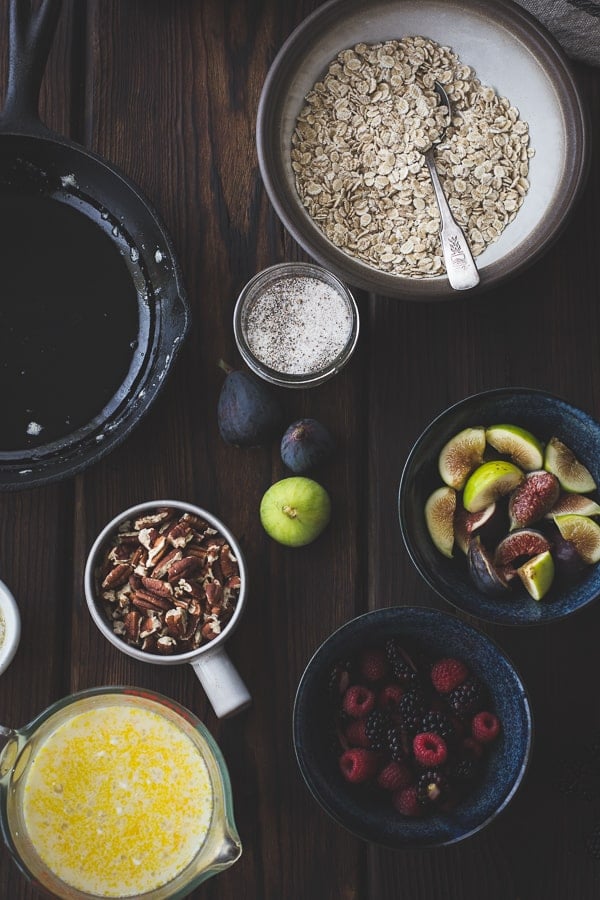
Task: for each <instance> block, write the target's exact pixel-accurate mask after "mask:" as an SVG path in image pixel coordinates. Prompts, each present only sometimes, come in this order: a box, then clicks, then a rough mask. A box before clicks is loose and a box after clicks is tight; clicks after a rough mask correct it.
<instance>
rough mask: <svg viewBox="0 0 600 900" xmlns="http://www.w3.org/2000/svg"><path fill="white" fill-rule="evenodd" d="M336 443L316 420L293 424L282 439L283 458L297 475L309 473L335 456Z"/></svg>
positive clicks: (303, 420) (301, 420) (302, 420)
mask: <svg viewBox="0 0 600 900" xmlns="http://www.w3.org/2000/svg"><path fill="white" fill-rule="evenodd" d="M334 450H335V442H334V440H333V438H332V436H331V434H330V433H329V431H328V430H327V428H325V426H324V425H321V423H320V422H317V420H316V419H299V420H298V421H297V422H293V423H292V424H291V425H290V427H289V428H288V429H287V430H286V432H285V434H284V435H283V438H282V439H281V458H282V460H283V462H284V463H285V465H286V466H287V467H288V469H291V470H292V472H295V473H296V474H301V473H302V472H308V471H309V470H310V469H314V468H315V467H316V466H318V465H320V464H321V463H323V462H325V461H326V460H327V459H329V458H330V456H331V455H332V454H333V452H334Z"/></svg>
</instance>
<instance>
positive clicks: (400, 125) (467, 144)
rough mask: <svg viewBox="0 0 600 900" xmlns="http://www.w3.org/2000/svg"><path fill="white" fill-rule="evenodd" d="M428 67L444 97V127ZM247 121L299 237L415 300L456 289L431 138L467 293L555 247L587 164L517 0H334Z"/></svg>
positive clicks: (570, 109) (552, 48)
mask: <svg viewBox="0 0 600 900" xmlns="http://www.w3.org/2000/svg"><path fill="white" fill-rule="evenodd" d="M436 82H438V83H439V84H441V85H442V86H443V88H444V89H445V91H446V93H447V94H448V97H449V99H450V102H451V106H452V117H451V121H450V123H449V124H448V127H447V128H446V131H445V134H444V135H443V137H442V140H441V141H440V140H439V137H440V135H439V129H440V115H439V104H440V99H439V95H438V93H437V92H436V91H435V83H436ZM256 131H257V151H258V159H259V165H260V171H261V175H262V179H263V183H264V185H265V188H266V191H267V194H268V196H269V199H270V200H271V203H272V204H273V207H274V209H275V211H276V212H277V214H278V216H279V218H280V219H281V221H282V223H283V224H284V226H285V227H286V229H287V230H288V231H289V233H290V234H291V235H292V237H293V238H294V239H295V240H296V241H297V242H298V243H299V244H300V245H301V247H302V248H303V249H304V250H305V251H306V252H307V253H308V254H310V256H311V257H313V259H315V260H316V261H317V262H318V263H320V264H321V265H323V266H326V267H327V268H329V269H330V270H331V271H333V272H334V273H335V274H336V275H338V277H340V278H342V279H343V280H344V281H345V282H347V283H349V284H351V285H353V286H354V287H357V288H360V289H363V290H368V291H371V292H373V293H378V294H382V295H384V296H395V297H402V298H407V299H415V300H427V299H444V298H450V297H456V296H457V293H456V291H454V290H453V289H452V288H451V287H450V284H449V282H448V279H447V277H446V272H445V265H444V260H443V255H442V250H441V244H440V235H439V232H440V218H439V212H438V208H437V205H436V202H435V197H434V193H433V187H432V184H431V177H430V175H429V170H428V168H427V165H426V163H425V152H426V151H427V150H428V149H429V148H430V147H431V146H434V148H435V163H436V167H437V169H438V172H439V175H440V180H441V183H442V186H443V188H444V191H445V193H446V196H447V197H448V200H449V205H450V209H451V211H452V214H453V215H454V217H455V219H456V221H457V222H458V224H459V225H460V226H461V228H462V229H463V231H464V232H465V235H466V237H467V240H468V243H469V246H470V248H471V251H472V253H473V256H474V258H475V261H476V263H477V268H478V270H479V273H480V283H479V285H478V286H477V287H476V288H474V289H472V290H473V291H474V292H479V291H481V290H484V289H486V288H488V287H490V286H492V285H494V284H497V283H498V282H500V281H502V280H504V279H505V278H507V277H509V276H514V275H516V274H518V273H519V272H521V271H522V270H523V269H524V268H525V267H527V266H529V265H530V264H531V263H532V262H534V261H535V260H537V259H538V258H539V257H540V256H541V255H542V254H543V253H544V252H545V251H546V250H547V249H548V247H549V246H550V245H551V244H552V242H553V241H554V240H555V239H556V237H557V236H558V235H559V234H560V232H561V230H562V227H563V225H564V223H565V221H566V219H567V217H568V214H569V212H570V211H571V209H572V207H573V204H574V202H575V200H576V198H577V197H578V196H579V193H580V191H581V189H582V187H583V184H584V182H585V177H586V175H587V171H588V166H589V139H588V125H587V113H586V110H585V108H584V107H583V105H582V101H581V98H580V96H579V92H578V90H577V86H576V83H575V81H574V78H573V76H572V74H571V71H570V68H569V64H568V62H567V60H566V58H565V56H564V54H563V52H562V50H561V49H560V47H559V46H558V44H557V42H556V41H555V40H554V38H553V37H552V36H551V35H550V34H549V33H548V32H547V31H546V30H545V29H544V28H543V26H541V25H540V24H539V23H538V22H537V21H536V20H535V19H534V18H533V17H532V16H531V15H529V14H528V13H527V12H526V11H524V10H522V9H521V8H520V7H519V6H517V5H516V4H514V3H512V2H510V0H490V2H486V3H482V2H480V0H461V2H454V0H375V2H373V3H371V4H369V7H368V10H365V8H364V4H363V3H361V2H360V0H330V2H328V3H325V4H324V5H323V6H321V7H319V8H318V9H317V10H315V12H313V13H312V14H311V15H309V16H308V17H307V18H306V19H305V20H304V21H303V22H302V23H301V24H300V25H299V26H298V27H297V28H296V30H295V31H294V32H293V33H292V34H291V35H290V36H289V38H288V39H287V40H286V42H285V43H284V44H283V46H282V47H281V49H280V51H279V53H278V54H277V56H276V57H275V59H274V61H273V63H272V65H271V68H270V70H269V72H268V75H267V78H266V80H265V83H264V86H263V89H262V92H261V96H260V101H259V106H258V114H257V128H256Z"/></svg>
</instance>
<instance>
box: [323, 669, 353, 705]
mask: <svg viewBox="0 0 600 900" xmlns="http://www.w3.org/2000/svg"><path fill="white" fill-rule="evenodd" d="M352 668H353V667H352V663H351V662H350V661H348V660H339V661H338V662H336V663H335V665H334V666H332V668H331V670H330V672H329V678H328V680H327V696H328V697H329V700H330V702H331V703H333V704H335V703H339V702H340V700H341V698H342V696H343V694H345V692H346V690H347V689H348V687H349V686H350V684H352V681H353V679H352Z"/></svg>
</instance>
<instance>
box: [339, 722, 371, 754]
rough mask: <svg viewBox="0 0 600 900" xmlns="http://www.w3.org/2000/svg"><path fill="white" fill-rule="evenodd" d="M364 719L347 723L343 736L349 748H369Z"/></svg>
mask: <svg viewBox="0 0 600 900" xmlns="http://www.w3.org/2000/svg"><path fill="white" fill-rule="evenodd" d="M366 722H367V720H366V719H352V720H351V721H350V722H348V724H347V726H346V728H345V730H344V734H345V735H346V740H347V741H348V743H349V745H350V746H351V747H364V748H368V747H370V744H369V738H368V737H367V735H366V732H365V725H366Z"/></svg>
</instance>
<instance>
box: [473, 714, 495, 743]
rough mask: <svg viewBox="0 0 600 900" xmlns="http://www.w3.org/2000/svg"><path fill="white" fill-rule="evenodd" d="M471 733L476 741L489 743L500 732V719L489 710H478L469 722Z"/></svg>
mask: <svg viewBox="0 0 600 900" xmlns="http://www.w3.org/2000/svg"><path fill="white" fill-rule="evenodd" d="M471 734H472V735H473V737H474V738H475V740H476V741H480V742H481V743H482V744H489V743H490V742H491V741H495V740H496V738H497V737H498V735H499V734H500V719H499V718H498V716H495V715H494V714H493V713H490V712H479V713H477V715H476V716H474V717H473V721H472V722H471Z"/></svg>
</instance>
